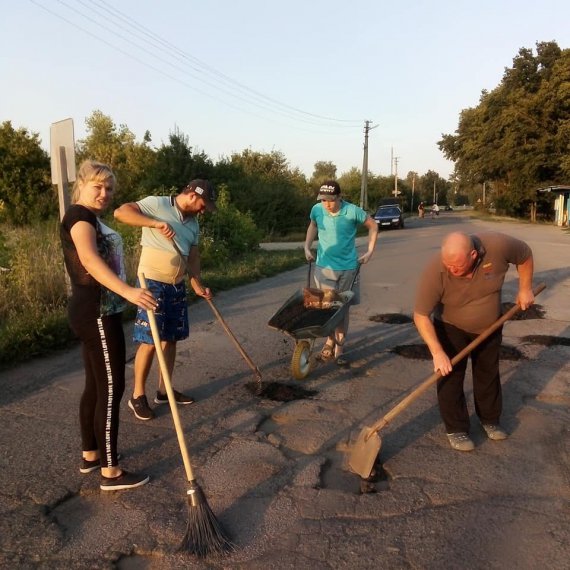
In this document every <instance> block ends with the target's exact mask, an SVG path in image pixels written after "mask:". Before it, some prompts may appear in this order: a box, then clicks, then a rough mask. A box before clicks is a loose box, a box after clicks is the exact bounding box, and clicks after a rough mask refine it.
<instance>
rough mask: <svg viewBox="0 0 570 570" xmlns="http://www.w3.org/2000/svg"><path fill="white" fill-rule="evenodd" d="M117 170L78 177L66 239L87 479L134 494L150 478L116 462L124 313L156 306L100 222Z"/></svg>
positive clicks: (86, 167) (84, 171) (82, 172)
mask: <svg viewBox="0 0 570 570" xmlns="http://www.w3.org/2000/svg"><path fill="white" fill-rule="evenodd" d="M115 184H116V181H115V176H114V174H113V172H112V170H111V168H110V167H109V166H107V165H105V164H101V163H98V162H94V161H85V162H84V163H83V164H82V165H81V167H80V169H79V172H78V173H77V181H76V182H75V186H74V188H73V197H72V202H73V203H72V205H71V206H70V207H69V209H68V210H67V212H66V213H65V216H64V217H63V220H62V222H61V229H60V237H61V243H62V247H63V254H64V259H65V265H66V268H67V272H68V273H69V277H70V280H71V290H72V294H71V298H70V300H69V305H68V316H69V323H70V326H71V328H72V330H73V331H74V332H75V334H77V336H78V337H79V339H80V340H81V343H82V348H83V361H84V365H85V389H84V391H83V395H82V396H81V402H80V405H79V421H80V426H81V441H82V445H83V457H82V463H81V467H80V471H81V473H89V472H91V471H94V470H95V469H97V468H99V467H100V468H101V489H102V490H104V491H115V490H119V489H130V488H132V487H138V486H140V485H144V484H145V483H147V482H148V480H149V477H148V476H147V475H142V474H138V473H130V472H128V471H125V470H124V469H121V468H120V467H119V465H118V457H117V434H118V430H119V407H120V403H121V398H122V396H123V392H124V389H125V337H124V334H123V326H122V318H121V314H122V311H123V310H124V308H125V307H126V301H125V299H126V300H127V301H130V302H131V303H133V304H136V305H138V306H140V307H143V308H144V309H147V310H150V309H154V308H155V307H156V303H155V300H154V298H153V296H152V295H151V293H150V292H149V291H147V290H146V289H138V288H134V287H130V286H129V285H127V283H126V282H125V270H124V263H123V243H122V240H121V237H120V236H119V234H118V233H116V232H115V231H113V230H112V229H110V228H109V227H107V226H106V225H105V224H103V223H102V222H101V221H100V220H99V216H100V215H101V214H102V213H103V212H104V211H105V210H106V209H107V207H108V206H109V205H110V203H111V200H112V197H113V193H114V191H115Z"/></svg>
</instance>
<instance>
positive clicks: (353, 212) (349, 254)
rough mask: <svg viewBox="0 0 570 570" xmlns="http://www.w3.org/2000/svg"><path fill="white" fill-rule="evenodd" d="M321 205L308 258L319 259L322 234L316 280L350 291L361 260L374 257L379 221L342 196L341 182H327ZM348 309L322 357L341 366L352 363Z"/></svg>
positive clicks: (309, 237) (320, 285)
mask: <svg viewBox="0 0 570 570" xmlns="http://www.w3.org/2000/svg"><path fill="white" fill-rule="evenodd" d="M317 200H318V201H319V203H318V204H315V205H314V206H313V208H312V209H311V214H310V220H311V221H310V223H309V227H308V228H307V236H306V238H305V257H306V258H307V261H313V260H314V259H315V257H314V255H313V253H312V251H311V244H312V243H313V241H314V240H315V238H316V237H317V236H318V239H319V244H318V246H317V262H316V267H315V275H314V279H315V283H316V285H317V287H318V288H319V289H335V290H336V291H339V292H342V291H348V290H349V289H350V286H351V284H352V282H353V279H354V276H355V274H356V272H357V271H358V266H359V263H367V262H368V261H369V260H370V258H371V257H372V253H373V252H374V247H375V246H376V238H377V237H378V226H377V224H376V222H375V221H374V220H373V219H372V218H371V217H370V216H369V215H368V214H367V213H366V212H365V211H364V210H363V209H362V208H359V207H358V206H355V205H354V204H351V203H350V202H346V201H344V200H343V199H342V197H341V190H340V186H339V184H338V182H336V181H335V180H329V181H327V182H325V183H324V184H323V185H322V186H321V188H320V190H319V194H318V196H317ZM361 224H364V226H366V228H368V249H367V251H366V253H365V254H364V255H362V256H360V257H358V253H357V251H356V243H355V239H356V230H357V228H358V226H360V225H361ZM352 290H353V291H354V297H353V300H352V304H353V305H356V304H358V302H359V283H358V282H355V283H354V286H353V289H352ZM348 322H349V318H348V310H347V311H346V313H345V318H344V320H343V321H342V322H341V323H340V324H339V326H338V327H337V328H336V330H335V331H334V333H333V334H332V335H331V336H329V337H328V338H327V340H326V342H325V345H324V346H323V348H322V350H321V355H320V356H321V359H322V360H330V359H331V358H334V360H335V362H336V363H337V364H338V365H340V366H345V365H347V364H348V363H349V362H348V360H347V358H346V357H345V356H343V352H344V343H345V340H346V334H347V332H348Z"/></svg>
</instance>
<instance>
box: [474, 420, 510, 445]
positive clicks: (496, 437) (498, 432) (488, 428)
mask: <svg viewBox="0 0 570 570" xmlns="http://www.w3.org/2000/svg"><path fill="white" fill-rule="evenodd" d="M481 425H482V426H483V429H484V430H485V433H486V434H487V437H488V438H489V439H492V440H493V441H502V440H503V439H507V437H509V434H508V433H507V432H506V431H505V430H504V429H503V428H502V427H501V426H500V425H499V424H481Z"/></svg>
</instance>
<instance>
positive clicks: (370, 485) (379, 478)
mask: <svg viewBox="0 0 570 570" xmlns="http://www.w3.org/2000/svg"><path fill="white" fill-rule="evenodd" d="M389 481H390V477H389V475H388V474H387V473H386V471H384V468H383V467H382V464H381V463H380V461H379V460H377V461H376V462H375V464H374V469H373V470H372V473H371V474H370V477H368V478H366V479H362V478H361V477H360V476H359V475H356V474H355V473H352V471H350V470H348V469H346V468H342V469H341V468H340V466H339V465H336V462H332V461H326V463H325V464H324V466H323V468H322V470H321V488H323V489H329V490H334V491H342V492H345V493H351V494H357V495H365V494H368V493H376V492H378V491H387V490H388V489H389V488H390V483H389Z"/></svg>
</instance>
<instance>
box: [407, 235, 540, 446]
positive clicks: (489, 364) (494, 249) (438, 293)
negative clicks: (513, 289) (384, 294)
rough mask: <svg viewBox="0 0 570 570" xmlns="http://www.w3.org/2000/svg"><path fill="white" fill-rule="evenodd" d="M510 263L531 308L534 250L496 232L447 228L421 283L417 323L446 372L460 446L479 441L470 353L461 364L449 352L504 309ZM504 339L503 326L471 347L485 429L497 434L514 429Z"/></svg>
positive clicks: (442, 406)
mask: <svg viewBox="0 0 570 570" xmlns="http://www.w3.org/2000/svg"><path fill="white" fill-rule="evenodd" d="M511 263H512V264H514V265H516V267H517V271H518V274H519V291H518V295H517V299H516V300H517V303H518V304H519V305H520V307H521V308H522V309H523V310H525V309H527V308H528V307H530V305H532V304H533V302H534V293H533V290H532V277H533V269H534V265H533V257H532V251H531V249H530V247H529V246H528V245H527V244H526V243H525V242H523V241H520V240H517V239H515V238H512V237H510V236H507V235H505V234H501V233H498V232H488V233H481V234H477V235H472V236H469V235H467V234H464V233H460V232H454V233H451V234H449V235H447V236H446V237H445V238H444V240H443V243H442V247H441V251H440V252H438V253H437V254H436V255H434V257H433V258H432V259H431V260H430V261H429V262H428V264H427V266H426V268H425V269H424V272H423V274H422V276H421V279H420V283H419V286H418V289H417V294H416V302H415V308H414V323H415V325H416V327H417V329H418V332H419V333H420V335H421V337H422V338H423V340H424V342H425V343H426V344H427V346H428V348H429V350H430V352H431V354H432V357H433V368H434V372H437V371H439V372H440V373H441V375H442V376H443V378H442V379H441V380H440V381H439V383H438V386H437V395H438V403H439V410H440V413H441V417H442V419H443V423H444V424H445V428H446V432H447V437H448V440H449V443H450V445H451V447H452V448H453V449H456V450H458V451H471V450H473V449H474V447H475V446H474V444H473V441H472V440H471V438H470V437H469V412H468V410H467V405H466V401H465V393H464V391H463V383H464V380H465V371H466V369H467V358H464V359H463V360H461V361H460V362H458V363H457V364H456V365H455V366H452V364H451V358H453V356H455V355H456V354H457V353H459V352H460V351H461V350H462V349H463V348H464V347H466V346H467V345H468V344H469V343H470V342H471V341H472V340H473V339H475V338H476V337H477V335H478V334H479V333H481V332H483V331H484V330H485V329H486V328H487V327H489V325H491V324H492V323H493V322H494V321H496V320H497V319H498V318H499V316H500V315H501V289H502V286H503V283H504V280H505V274H506V272H507V270H508V268H509V264H511ZM432 314H433V322H432V320H431V318H430V316H431V315H432ZM501 341H502V328H499V329H498V330H497V331H495V332H494V333H493V334H492V335H491V336H489V337H488V338H487V339H486V340H485V341H484V342H483V343H481V344H480V345H479V346H478V347H477V348H475V349H473V351H472V353H471V366H472V371H473V397H474V400H475V412H476V413H477V416H478V417H479V420H480V422H481V425H482V427H483V429H484V431H485V433H486V434H487V437H489V439H492V440H494V441H499V440H503V439H506V438H507V437H508V436H507V433H506V432H505V431H504V430H503V429H502V428H501V426H500V417H501V412H502V395H501V380H500V375H499V352H500V348H501Z"/></svg>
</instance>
